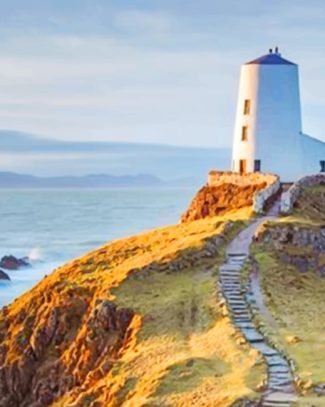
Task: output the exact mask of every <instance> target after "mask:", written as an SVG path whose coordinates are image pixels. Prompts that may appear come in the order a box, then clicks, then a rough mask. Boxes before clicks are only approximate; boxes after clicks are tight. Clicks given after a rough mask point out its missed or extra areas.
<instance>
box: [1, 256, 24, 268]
mask: <svg viewBox="0 0 325 407" xmlns="http://www.w3.org/2000/svg"><path fill="white" fill-rule="evenodd" d="M29 266H30V264H29V262H28V259H27V258H22V259H18V258H17V257H15V256H12V255H10V256H3V257H2V259H1V260H0V267H2V268H4V269H6V270H18V269H20V268H22V267H29Z"/></svg>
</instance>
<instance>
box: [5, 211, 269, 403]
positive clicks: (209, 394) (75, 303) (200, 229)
mask: <svg viewBox="0 0 325 407" xmlns="http://www.w3.org/2000/svg"><path fill="white" fill-rule="evenodd" d="M229 218H231V219H232V220H234V219H236V216H234V215H230V217H228V218H227V217H224V218H212V219H206V220H202V221H197V222H192V223H189V224H182V225H176V226H171V227H167V228H162V229H157V230H154V231H152V232H148V233H144V234H142V235H138V236H134V237H130V238H127V239H123V240H119V241H115V242H112V243H110V244H108V245H107V246H104V247H102V248H100V249H99V250H97V251H95V252H92V253H90V254H88V255H86V256H84V257H82V258H80V259H77V260H75V261H73V262H72V263H70V264H68V265H66V266H63V267H61V268H59V269H58V270H56V271H55V272H54V273H52V274H51V275H50V276H49V277H47V278H45V279H44V280H42V281H41V282H40V283H39V284H38V285H37V286H36V287H35V288H34V289H32V290H31V291H30V292H29V293H27V294H25V295H23V296H22V297H20V298H19V299H18V300H17V301H15V302H14V303H13V304H12V305H10V306H9V307H8V308H7V310H6V315H4V314H0V334H1V333H2V334H3V333H4V332H5V338H6V339H5V342H4V344H5V346H8V351H7V363H13V362H14V361H16V362H18V361H19V360H20V358H21V354H20V353H19V347H18V345H17V344H16V343H15V342H14V340H13V338H15V337H17V334H19V335H20V334H21V333H22V334H23V336H22V337H23V338H24V341H27V342H28V340H29V339H28V338H29V333H28V332H26V331H24V329H25V328H26V327H25V322H24V318H23V317H22V310H24V311H26V312H27V314H28V317H29V320H30V321H33V324H34V326H33V330H34V331H35V330H37V329H38V327H39V326H40V325H41V326H42V325H44V323H45V322H46V319H48V315H49V312H50V310H51V309H53V306H55V307H56V308H57V309H58V310H59V312H63V313H64V314H66V315H70V316H71V318H72V320H71V321H72V322H71V323H70V322H69V319H68V322H69V323H68V326H69V329H70V330H71V331H69V332H68V333H67V334H66V335H65V339H64V341H63V343H61V345H60V347H59V348H58V347H56V348H55V349H53V347H52V345H51V344H50V345H49V348H48V349H47V350H46V349H45V350H44V352H43V355H45V356H42V357H44V363H43V362H42V366H41V367H40V371H42V369H45V370H44V372H47V370H46V369H47V366H46V365H47V364H51V363H52V362H53V363H54V362H55V360H56V359H57V358H58V360H59V361H60V366H61V368H64V366H69V364H70V363H71V359H70V356H71V355H73V357H74V358H76V357H79V360H78V365H80V366H83V365H85V363H86V362H87V363H88V359H89V357H90V356H91V347H89V348H87V347H86V348H85V351H82V352H81V355H79V353H78V352H79V350H78V349H79V346H80V344H83V345H82V346H87V341H89V340H90V339H91V336H89V333H87V330H88V329H89V326H90V325H89V324H88V323H86V321H88V320H89V318H90V317H89V316H91V315H93V310H94V307H95V304H96V301H97V300H98V299H103V298H104V299H109V300H111V301H114V302H115V303H116V305H117V306H118V307H130V308H132V309H133V310H134V311H135V312H136V318H134V319H133V322H132V324H133V326H132V330H130V332H132V336H131V337H130V338H129V341H128V343H127V346H126V347H125V348H123V351H121V352H120V353H119V354H118V357H116V355H115V356H114V358H112V356H111V355H110V354H107V355H106V354H104V355H103V356H101V357H102V358H103V359H102V360H100V364H99V363H98V364H97V365H98V366H99V368H98V369H97V370H94V371H93V372H92V374H91V375H88V376H87V377H86V378H85V379H84V378H83V376H80V375H78V372H75V373H74V374H77V376H78V377H79V381H80V380H81V379H82V380H83V381H82V387H79V388H75V389H74V390H73V391H71V392H70V393H66V394H64V395H62V396H61V397H60V398H59V400H58V401H57V403H55V404H53V405H56V406H57V407H58V406H62V405H85V406H86V405H95V404H94V402H95V401H98V402H99V403H100V404H96V405H105V406H106V405H110V406H119V405H122V404H123V406H186V405H191V406H215V405H219V406H228V405H231V404H232V403H233V402H234V401H235V400H237V399H238V398H241V397H246V396H250V397H254V396H255V393H254V389H255V388H256V386H257V384H258V383H260V381H261V379H262V378H263V375H264V373H265V372H264V366H263V365H262V364H261V363H260V359H259V358H258V355H257V354H256V352H255V351H252V350H250V349H249V348H248V347H247V346H246V345H238V343H237V340H236V334H235V332H234V330H233V328H232V327H231V325H230V323H229V321H228V319H227V318H226V317H223V316H222V313H221V309H219V308H218V307H217V299H216V280H217V265H218V264H219V263H220V262H221V261H222V258H223V250H222V248H220V250H219V252H218V253H217V254H216V255H214V256H213V257H210V258H207V257H204V256H202V258H200V256H201V254H202V250H203V249H204V248H205V246H204V245H205V241H206V239H209V238H211V237H213V236H218V235H224V236H226V235H227V236H228V238H229V237H230V236H231V235H232V234H233V233H234V232H235V229H236V228H238V227H240V225H242V223H241V222H238V223H236V225H237V226H236V225H235V227H234V228H232V230H231V231H229V232H225V231H224V222H225V221H226V220H228V219H229ZM237 218H238V219H241V218H246V214H237ZM195 257H196V258H197V260H196V262H193V259H194V258H195ZM175 260H177V261H178V262H181V263H182V264H183V266H184V267H183V269H182V270H171V269H169V268H164V266H162V264H166V265H168V264H170V262H175ZM79 303H81V305H80V306H79ZM74 309H78V310H80V309H81V310H82V311H80V313H81V315H82V317H81V319H80V320H79V321H75V319H74V318H75V317H74V314H75V312H74ZM82 312H83V314H82ZM68 318H69V317H68ZM6 320H7V321H11V323H10V325H9V327H7V328H5V321H6ZM5 329H6V330H5ZM103 334H105V335H107V333H103ZM107 338H108V340H111V339H112V338H111V337H107ZM76 340H79V345H78V342H76ZM85 341H86V342H85ZM69 355H70V356H69ZM78 355H79V356H78ZM89 355H90V356H89ZM87 357H88V359H87ZM85 358H86V360H83V359H85ZM74 363H75V362H74ZM73 366H74V365H73ZM105 366H106V367H107V366H112V368H111V369H110V370H107V369H106V367H105ZM48 369H50V367H48ZM49 371H50V370H49ZM38 373H39V372H35V376H36V377H37V374H38ZM44 374H45V375H46V374H50V373H44ZM44 374H43V375H44Z"/></svg>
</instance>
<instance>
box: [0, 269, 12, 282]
mask: <svg viewBox="0 0 325 407" xmlns="http://www.w3.org/2000/svg"><path fill="white" fill-rule="evenodd" d="M0 280H10V277H9V276H8V274H7V273H5V272H4V271H3V270H1V269H0Z"/></svg>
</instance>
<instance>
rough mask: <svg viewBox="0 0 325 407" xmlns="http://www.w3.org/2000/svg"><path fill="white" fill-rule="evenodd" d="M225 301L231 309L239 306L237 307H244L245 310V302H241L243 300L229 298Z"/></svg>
mask: <svg viewBox="0 0 325 407" xmlns="http://www.w3.org/2000/svg"><path fill="white" fill-rule="evenodd" d="M227 301H228V304H229V305H230V306H232V307H236V306H239V307H245V308H247V304H246V302H245V301H243V300H233V299H231V298H227Z"/></svg>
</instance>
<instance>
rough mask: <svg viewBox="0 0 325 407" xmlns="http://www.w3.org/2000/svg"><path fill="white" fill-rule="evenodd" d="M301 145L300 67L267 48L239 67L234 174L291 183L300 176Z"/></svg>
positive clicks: (301, 170)
mask: <svg viewBox="0 0 325 407" xmlns="http://www.w3.org/2000/svg"><path fill="white" fill-rule="evenodd" d="M301 146H302V143H301V109H300V95H299V78H298V66H297V65H296V64H294V63H292V62H290V61H288V60H286V59H284V58H282V56H281V54H280V53H279V52H278V49H277V48H275V51H274V52H273V50H272V49H270V51H269V53H268V54H266V55H264V56H262V57H260V58H258V59H256V60H254V61H251V62H248V63H246V64H245V65H242V67H241V75H240V85H239V96H238V104H237V115H236V124H235V134H234V144H233V155H232V170H233V171H235V172H241V173H245V172H254V171H263V172H271V173H275V174H278V175H280V177H281V180H282V181H283V182H286V181H293V180H295V179H297V178H299V177H300V176H301V175H303V168H302V167H303V165H302V163H303V161H302V151H301V150H302V148H301ZM316 168H318V166H317V165H315V169H316Z"/></svg>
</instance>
